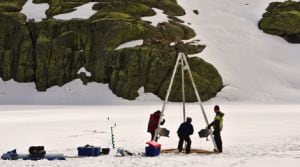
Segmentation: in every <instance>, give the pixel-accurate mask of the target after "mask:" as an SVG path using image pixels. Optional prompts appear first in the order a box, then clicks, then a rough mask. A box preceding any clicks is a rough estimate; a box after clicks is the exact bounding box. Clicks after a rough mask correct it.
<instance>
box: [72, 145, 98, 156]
mask: <svg viewBox="0 0 300 167" xmlns="http://www.w3.org/2000/svg"><path fill="white" fill-rule="evenodd" d="M77 150H78V156H86V157H89V156H94V157H96V156H99V155H101V151H100V150H101V148H100V147H95V146H91V145H85V146H84V147H78V148H77Z"/></svg>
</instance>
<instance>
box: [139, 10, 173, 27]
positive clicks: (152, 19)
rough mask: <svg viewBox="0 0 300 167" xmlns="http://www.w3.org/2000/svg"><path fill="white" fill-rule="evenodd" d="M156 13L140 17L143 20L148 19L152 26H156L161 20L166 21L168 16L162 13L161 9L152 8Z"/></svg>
mask: <svg viewBox="0 0 300 167" xmlns="http://www.w3.org/2000/svg"><path fill="white" fill-rule="evenodd" d="M152 9H153V10H154V11H155V13H156V15H154V16H147V17H142V18H141V19H142V20H144V21H150V22H151V25H153V26H154V27H156V26H157V25H158V24H159V23H162V22H168V21H169V18H168V16H167V15H166V14H164V13H163V12H164V11H163V10H160V9H157V8H152Z"/></svg>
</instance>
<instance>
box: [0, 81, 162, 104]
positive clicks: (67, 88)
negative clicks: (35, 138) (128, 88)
mask: <svg viewBox="0 0 300 167" xmlns="http://www.w3.org/2000/svg"><path fill="white" fill-rule="evenodd" d="M145 99H147V100H145ZM157 102H160V100H159V99H158V98H157V97H156V96H155V95H151V94H150V93H142V92H140V96H139V97H138V98H137V99H136V100H135V101H129V100H126V99H123V98H120V97H117V96H116V95H115V94H113V92H112V91H111V90H110V89H109V87H108V84H101V83H96V82H92V83H88V84H87V85H83V84H82V81H81V80H80V79H76V80H74V81H72V82H69V83H67V84H65V85H64V86H62V87H59V86H53V87H51V88H49V89H47V91H46V92H38V91H37V90H36V87H35V84H34V83H17V82H15V81H13V80H10V81H6V82H4V81H3V80H2V79H1V78H0V105H4V104H6V105H12V104H17V105H22V104H24V105H25V104H26V105H28V104H41V105H54V104H56V105H62V104H65V105H120V104H148V103H157Z"/></svg>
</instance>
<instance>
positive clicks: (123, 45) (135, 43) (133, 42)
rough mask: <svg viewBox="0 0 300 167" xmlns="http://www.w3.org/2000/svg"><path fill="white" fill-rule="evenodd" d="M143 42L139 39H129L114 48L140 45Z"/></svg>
mask: <svg viewBox="0 0 300 167" xmlns="http://www.w3.org/2000/svg"><path fill="white" fill-rule="evenodd" d="M143 42H144V40H141V39H140V40H134V41H129V42H126V43H123V44H121V45H120V46H118V47H117V48H116V49H115V50H120V49H124V48H131V47H135V46H140V45H143Z"/></svg>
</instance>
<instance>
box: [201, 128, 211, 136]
mask: <svg viewBox="0 0 300 167" xmlns="http://www.w3.org/2000/svg"><path fill="white" fill-rule="evenodd" d="M198 134H199V137H200V138H204V137H207V136H209V134H210V131H209V130H208V129H201V130H200V131H199V132H198Z"/></svg>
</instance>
